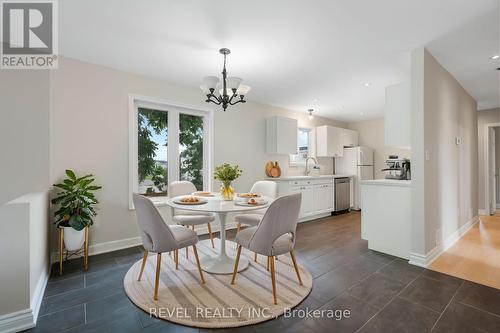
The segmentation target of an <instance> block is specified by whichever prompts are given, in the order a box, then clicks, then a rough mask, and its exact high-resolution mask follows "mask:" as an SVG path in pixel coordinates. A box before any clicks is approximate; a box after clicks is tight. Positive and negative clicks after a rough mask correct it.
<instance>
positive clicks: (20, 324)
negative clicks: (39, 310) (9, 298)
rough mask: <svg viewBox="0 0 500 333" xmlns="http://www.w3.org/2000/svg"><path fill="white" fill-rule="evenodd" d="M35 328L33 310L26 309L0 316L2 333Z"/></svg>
mask: <svg viewBox="0 0 500 333" xmlns="http://www.w3.org/2000/svg"><path fill="white" fill-rule="evenodd" d="M32 327H35V319H34V317H33V311H32V310H31V309H25V310H21V311H17V312H13V313H8V314H5V315H2V316H0V333H7V332H9V333H10V332H19V331H22V330H26V329H28V328H32Z"/></svg>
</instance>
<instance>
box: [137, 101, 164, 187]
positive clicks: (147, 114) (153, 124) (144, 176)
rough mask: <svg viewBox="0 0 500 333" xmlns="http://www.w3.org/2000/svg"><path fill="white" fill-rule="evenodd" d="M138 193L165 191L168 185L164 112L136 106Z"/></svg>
mask: <svg viewBox="0 0 500 333" xmlns="http://www.w3.org/2000/svg"><path fill="white" fill-rule="evenodd" d="M137 175H138V182H139V184H138V186H139V187H138V191H137V192H138V193H141V194H145V195H151V196H153V195H166V189H167V186H168V112H164V111H160V110H154V109H146V108H138V111H137Z"/></svg>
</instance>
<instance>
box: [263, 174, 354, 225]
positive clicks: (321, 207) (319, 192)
mask: <svg viewBox="0 0 500 333" xmlns="http://www.w3.org/2000/svg"><path fill="white" fill-rule="evenodd" d="M336 177H340V175H338V176H319V177H317V178H315V177H311V178H309V177H307V178H306V177H283V178H278V179H276V178H274V179H270V180H273V181H275V182H276V183H278V195H279V196H282V195H286V194H290V193H297V192H300V193H302V204H301V206H300V212H299V222H303V221H308V220H313V219H316V218H320V217H325V216H329V215H330V214H331V212H333V211H334V210H335V185H334V178H336ZM342 177H346V176H342ZM347 177H349V176H347Z"/></svg>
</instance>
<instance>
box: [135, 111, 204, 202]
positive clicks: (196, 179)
mask: <svg viewBox="0 0 500 333" xmlns="http://www.w3.org/2000/svg"><path fill="white" fill-rule="evenodd" d="M179 129H180V133H179V144H180V147H181V149H180V176H181V179H182V180H189V181H191V182H192V183H193V184H194V185H195V186H196V188H197V189H198V190H202V189H203V118H202V117H200V116H192V115H187V114H180V116H179ZM165 131H168V113H167V112H163V111H158V110H152V109H145V108H139V112H138V178H139V179H138V180H139V183H141V182H143V181H145V180H146V179H150V180H151V181H152V182H153V184H154V185H155V187H156V188H157V189H158V190H160V191H164V190H166V186H167V185H168V171H167V170H168V168H167V167H164V166H161V165H159V164H157V162H155V157H156V150H157V148H158V144H157V143H156V142H155V141H154V140H153V139H152V136H153V135H159V134H161V133H162V132H165ZM164 145H165V146H167V145H168V138H167V137H165V143H164ZM153 193H154V190H152V189H148V191H147V194H153Z"/></svg>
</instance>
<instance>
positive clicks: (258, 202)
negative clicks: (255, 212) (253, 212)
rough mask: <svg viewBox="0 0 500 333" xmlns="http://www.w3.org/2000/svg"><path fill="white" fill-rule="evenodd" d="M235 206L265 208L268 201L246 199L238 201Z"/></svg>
mask: <svg viewBox="0 0 500 333" xmlns="http://www.w3.org/2000/svg"><path fill="white" fill-rule="evenodd" d="M234 204H235V205H238V206H245V207H256V206H263V205H265V204H267V200H264V199H254V198H250V199H245V200H237V201H235V203H234Z"/></svg>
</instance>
